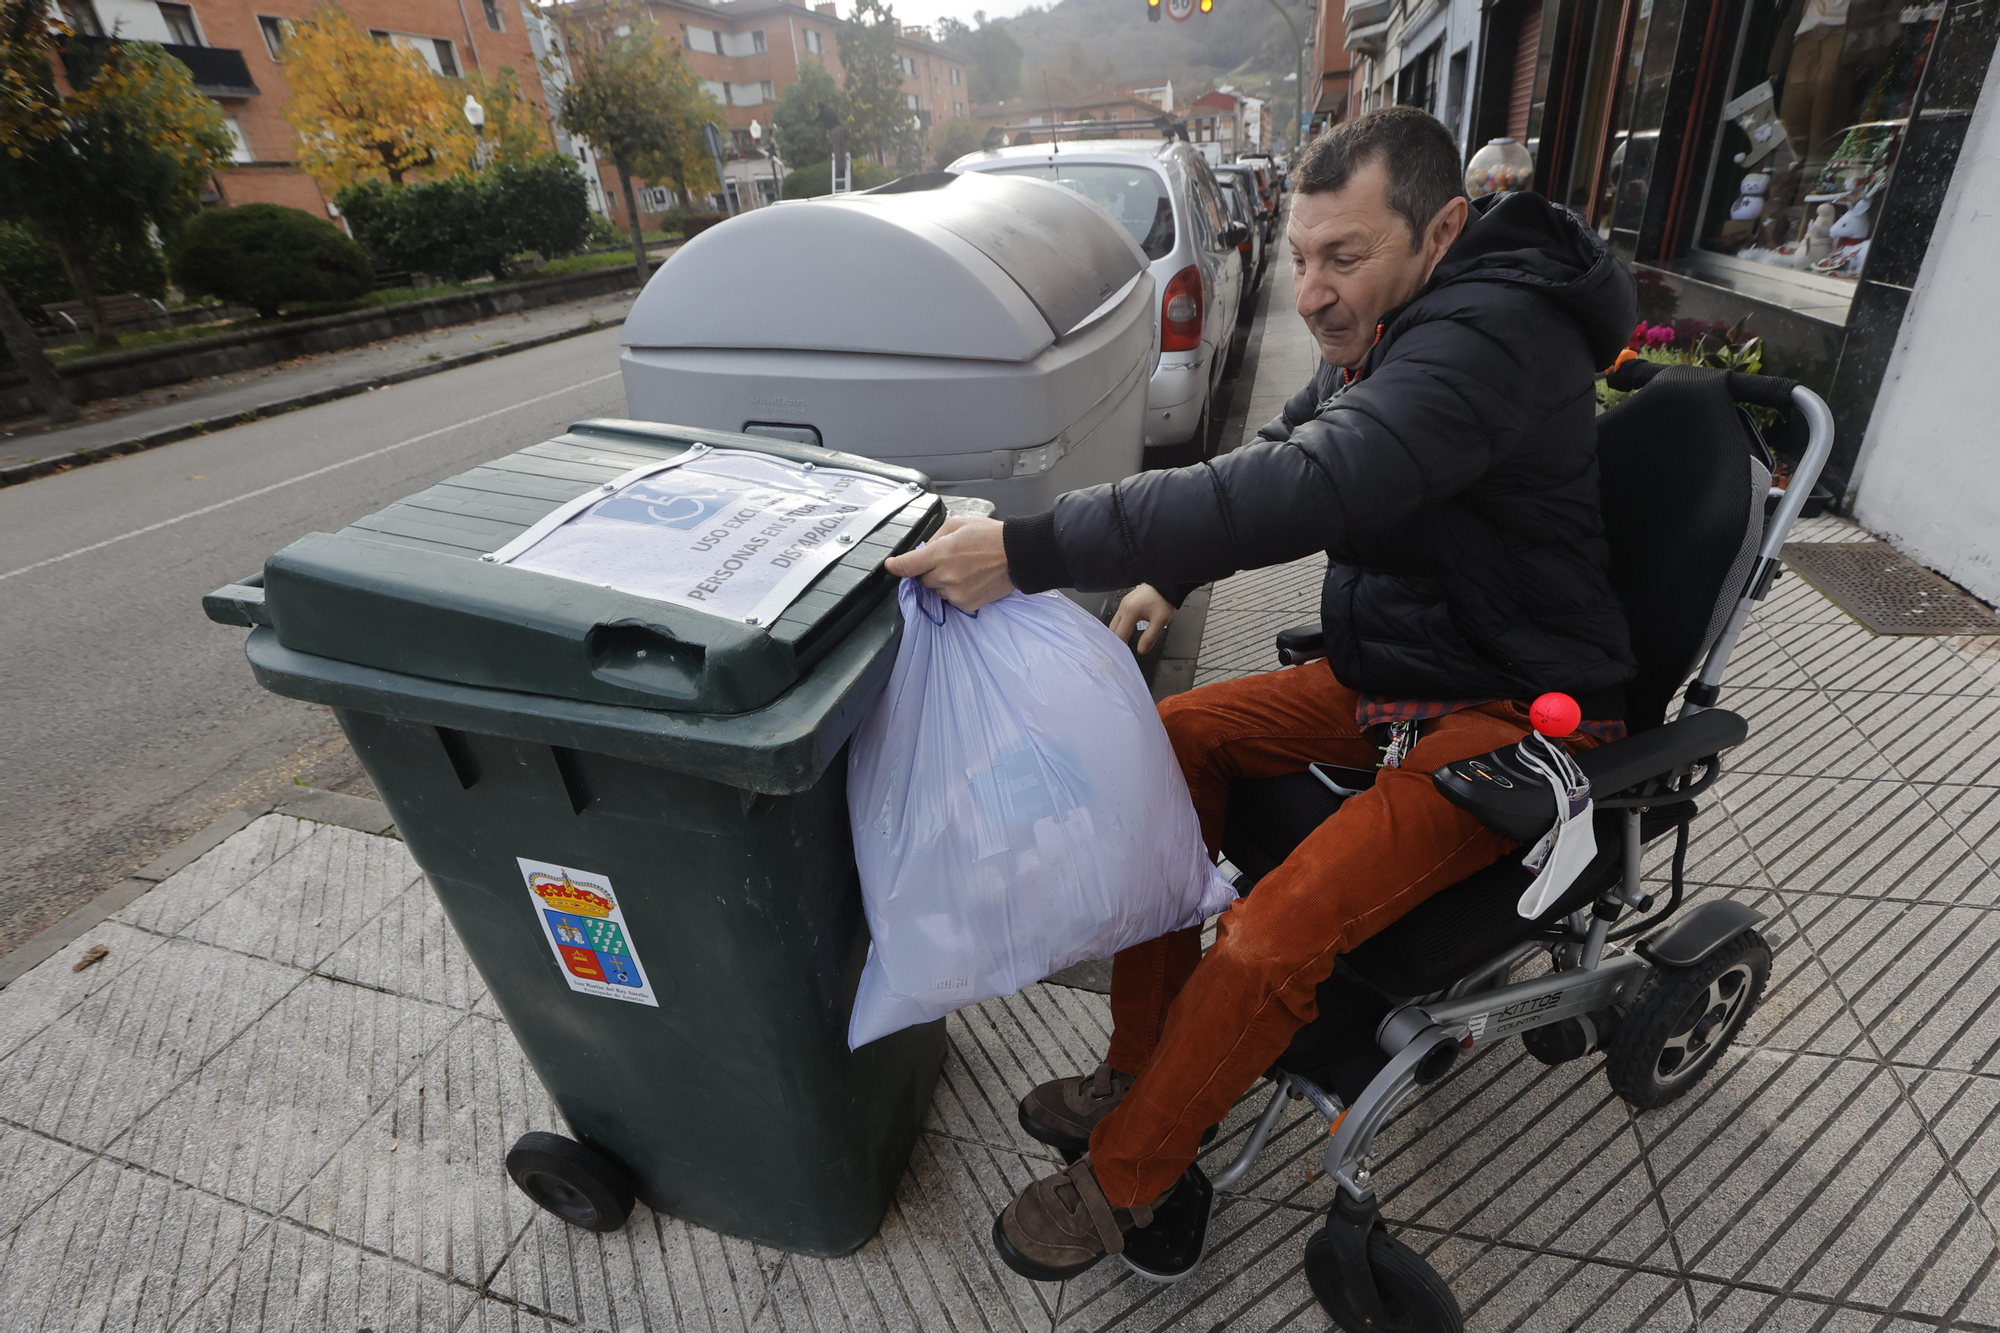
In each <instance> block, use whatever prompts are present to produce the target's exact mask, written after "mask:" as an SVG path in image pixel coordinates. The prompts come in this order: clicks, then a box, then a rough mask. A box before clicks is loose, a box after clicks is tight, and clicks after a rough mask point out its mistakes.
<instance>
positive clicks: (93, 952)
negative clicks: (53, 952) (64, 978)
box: [70, 944, 111, 972]
mask: <svg viewBox="0 0 2000 1333" xmlns="http://www.w3.org/2000/svg"><path fill="white" fill-rule="evenodd" d="M110 952H111V950H109V949H107V948H105V947H104V946H103V945H102V944H93V945H91V946H90V947H89V948H88V949H85V950H84V951H83V957H81V958H79V959H77V960H76V966H75V967H72V968H71V969H70V971H72V972H81V971H83V969H85V968H86V967H89V966H91V965H92V964H93V963H101V962H103V961H104V958H105V955H107V954H109V953H110Z"/></svg>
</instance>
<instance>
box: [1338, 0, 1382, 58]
mask: <svg viewBox="0 0 2000 1333" xmlns="http://www.w3.org/2000/svg"><path fill="white" fill-rule="evenodd" d="M1394 9H1395V0H1361V3H1359V4H1351V5H1349V6H1348V7H1347V38H1346V40H1345V41H1343V42H1342V43H1341V45H1342V46H1344V47H1345V48H1346V49H1347V50H1349V51H1353V52H1355V53H1356V54H1357V55H1363V56H1367V57H1369V58H1370V59H1379V58H1380V57H1381V55H1382V50H1383V47H1384V46H1385V45H1386V44H1387V42H1388V39H1389V15H1390V13H1391V12H1392V11H1393V10H1394Z"/></svg>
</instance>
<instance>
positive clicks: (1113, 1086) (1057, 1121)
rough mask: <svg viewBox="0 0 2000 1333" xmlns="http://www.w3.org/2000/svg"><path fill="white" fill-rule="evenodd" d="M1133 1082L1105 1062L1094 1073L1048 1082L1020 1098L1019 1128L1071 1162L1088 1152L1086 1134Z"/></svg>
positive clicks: (1113, 1107)
mask: <svg viewBox="0 0 2000 1333" xmlns="http://www.w3.org/2000/svg"><path fill="white" fill-rule="evenodd" d="M1133 1081H1134V1080H1133V1077H1132V1075H1130V1074H1121V1073H1119V1072H1118V1071H1117V1070H1115V1069H1113V1068H1112V1067H1111V1066H1110V1064H1109V1063H1105V1064H1100V1065H1099V1066H1097V1069H1096V1071H1095V1072H1094V1073H1089V1074H1083V1075H1080V1076H1077V1077H1074V1078H1055V1079H1050V1080H1049V1081H1048V1082H1047V1083H1044V1084H1042V1085H1041V1086H1039V1087H1037V1088H1036V1089H1035V1090H1034V1091H1032V1092H1030V1093H1029V1094H1028V1095H1027V1096H1025V1097H1023V1098H1022V1099H1021V1113H1020V1114H1021V1128H1022V1129H1025V1130H1027V1131H1028V1133H1029V1134H1030V1135H1032V1136H1033V1137H1035V1138H1037V1139H1039V1140H1041V1141H1042V1142H1043V1143H1046V1144H1048V1145H1049V1146H1050V1147H1051V1148H1054V1149H1056V1150H1057V1151H1059V1152H1060V1153H1062V1155H1063V1160H1064V1161H1065V1162H1074V1161H1075V1160H1076V1159H1077V1158H1079V1157H1081V1156H1083V1154H1084V1153H1085V1152H1087V1151H1089V1149H1090V1131H1091V1130H1093V1129H1096V1128H1097V1122H1098V1121H1100V1120H1102V1119H1104V1117H1105V1116H1108V1115H1110V1114H1111V1112H1112V1111H1113V1110H1115V1109H1117V1106H1118V1103H1119V1102H1121V1101H1123V1100H1125V1094H1126V1093H1128V1092H1130V1091H1131V1090H1132V1084H1133Z"/></svg>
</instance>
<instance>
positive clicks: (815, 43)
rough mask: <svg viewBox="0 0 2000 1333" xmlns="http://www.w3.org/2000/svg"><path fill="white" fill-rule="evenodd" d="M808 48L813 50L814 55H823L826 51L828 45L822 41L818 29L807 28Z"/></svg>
mask: <svg viewBox="0 0 2000 1333" xmlns="http://www.w3.org/2000/svg"><path fill="white" fill-rule="evenodd" d="M806 50H808V51H810V52H812V53H813V54H814V55H821V54H823V53H824V52H825V51H826V47H825V46H824V45H822V44H821V42H820V39H819V32H818V30H817V29H814V28H807V29H806Z"/></svg>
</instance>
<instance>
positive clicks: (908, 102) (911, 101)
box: [903, 93, 917, 111]
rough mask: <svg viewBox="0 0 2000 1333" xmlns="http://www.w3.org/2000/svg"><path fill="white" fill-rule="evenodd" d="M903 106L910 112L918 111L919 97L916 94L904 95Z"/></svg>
mask: <svg viewBox="0 0 2000 1333" xmlns="http://www.w3.org/2000/svg"><path fill="white" fill-rule="evenodd" d="M903 104H904V105H905V106H907V107H909V108H910V110H912V111H915V110H916V109H917V95H916V94H915V93H904V94H903Z"/></svg>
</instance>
